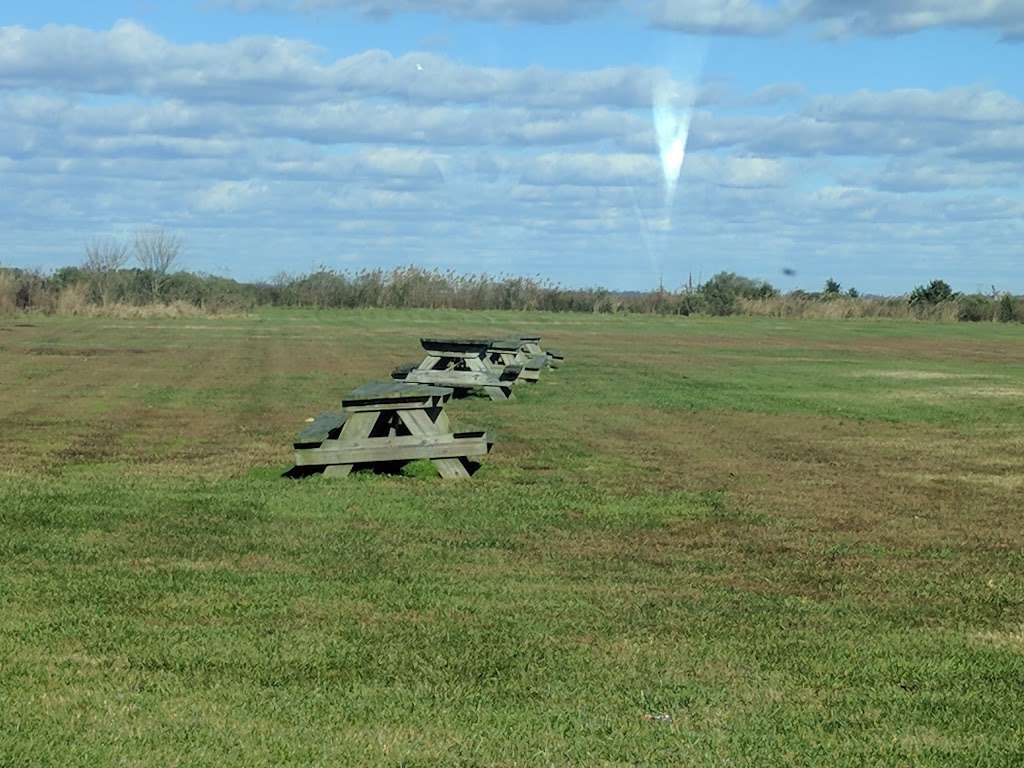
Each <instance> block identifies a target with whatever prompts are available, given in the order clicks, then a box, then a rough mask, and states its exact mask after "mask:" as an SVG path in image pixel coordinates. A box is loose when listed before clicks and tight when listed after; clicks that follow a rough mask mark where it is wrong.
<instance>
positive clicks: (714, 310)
mask: <svg viewBox="0 0 1024 768" xmlns="http://www.w3.org/2000/svg"><path fill="white" fill-rule="evenodd" d="M698 291H699V293H700V295H701V297H702V298H703V300H704V306H705V311H706V312H708V314H712V315H731V314H733V313H734V312H736V308H737V302H738V301H739V299H770V298H772V297H773V296H777V295H778V293H779V292H778V291H777V290H776V289H775V288H774V287H773V286H771V285H770V284H769V283H766V282H764V281H763V280H752V279H751V278H749V277H742V276H741V275H737V274H735V273H733V272H719V273H718V274H717V275H715V276H714V277H712V278H711V279H710V280H708V281H707V282H706V283H704V285H702V286H700V288H698Z"/></svg>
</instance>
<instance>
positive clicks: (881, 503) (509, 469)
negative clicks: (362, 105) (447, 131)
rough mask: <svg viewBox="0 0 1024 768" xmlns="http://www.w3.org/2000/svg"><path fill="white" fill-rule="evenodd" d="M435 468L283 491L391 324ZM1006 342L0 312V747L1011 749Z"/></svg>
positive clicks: (762, 760) (302, 753) (1015, 640)
mask: <svg viewBox="0 0 1024 768" xmlns="http://www.w3.org/2000/svg"><path fill="white" fill-rule="evenodd" d="M513 331H523V332H536V333H541V334H543V335H544V337H545V339H546V341H547V342H548V343H550V344H551V345H552V346H557V347H560V348H561V349H562V350H563V351H564V352H565V354H566V356H567V363H566V365H565V367H563V368H562V369H560V370H558V371H552V372H547V373H545V374H544V376H543V380H542V381H541V382H540V384H538V385H536V386H532V387H528V388H521V389H520V390H519V391H518V395H519V398H518V400H516V401H515V402H511V403H502V404H498V403H491V402H489V401H486V400H483V399H479V398H470V399H466V400H459V401H456V402H454V403H453V404H452V405H451V406H450V413H451V416H452V419H453V421H454V422H455V423H456V424H457V425H478V426H483V427H486V428H488V429H489V430H491V431H492V432H493V433H494V434H495V436H496V438H497V443H496V446H495V450H494V452H493V453H492V455H491V456H489V457H488V458H487V459H486V461H485V463H484V465H483V468H482V469H481V470H480V472H479V473H478V474H477V475H476V476H475V477H474V478H473V479H472V480H471V481H469V482H466V483H445V482H443V481H441V480H440V479H439V478H437V477H435V476H432V475H433V473H432V472H431V469H430V467H429V465H428V466H423V465H420V466H417V467H414V468H412V470H411V471H410V472H408V474H407V476H399V477H387V476H372V475H371V476H366V475H360V476H355V477H353V478H350V479H348V480H340V481H330V480H325V479H323V478H313V479H309V480H304V481H290V480H284V479H281V478H280V473H281V472H282V471H283V470H285V469H286V468H287V467H288V466H289V465H290V440H291V437H292V435H293V434H294V432H295V431H297V429H299V428H300V427H301V426H302V423H303V420H304V419H305V418H307V417H308V416H312V415H314V414H316V413H317V412H319V411H321V410H325V409H327V408H330V407H333V406H335V405H336V404H337V401H338V400H339V399H340V397H341V395H342V394H344V392H346V391H347V390H348V389H350V388H352V387H355V386H357V385H359V384H362V383H364V382H366V381H367V380H370V379H373V378H382V377H386V375H387V373H388V372H389V371H390V369H391V367H392V366H394V365H396V364H398V363H401V362H405V361H407V360H411V359H414V358H417V357H418V356H419V355H418V343H417V339H418V337H419V336H427V335H457V336H472V335H498V334H507V333H510V332H513ZM1022 427H1024V328H1021V327H1020V326H996V325H990V324H985V325H966V324H964V325H956V326H948V325H930V324H915V323H910V322H892V323H883V322H812V321H799V322H785V321H775V320H753V319H728V320H716V321H713V320H687V319H681V318H652V317H621V318H617V317H601V316H594V317H591V316H587V315H544V314H517V313H460V312H440V311H439V312H425V311H408V312H323V313H316V312H292V313H284V312H280V313H278V312H268V313H266V314H261V315H260V316H258V317H254V318H251V319H225V320H209V321H207V320H194V319H188V320H163V321H148V320H140V321H118V320H103V319H90V320H79V319H57V318H43V317H38V318H37V317H19V318H4V319H0V765H4V766H6V765H10V766H23V765H33V766H34V765H53V766H79V765H80V766H93V765H160V766H174V765H181V766H206V765H208V766H232V765H239V766H243V765H244V766H252V765H332V766H336V765H407V766H425V765H438V766H442V765H443V766H448V765H502V766H534V765H588V766H590V765H652V766H654V765H707V766H716V765H722V766H725V765H730V766H743V765H780V766H782V765H786V766H790V765H821V764H829V765H835V766H862V765H886V766H888V765H914V766H921V765H935V766H950V765H965V766H966V765H970V766H978V765H991V766H1002V765H1006V766H1013V765H1020V764H1022V763H1024V716H1022V714H1021V713H1022V712H1024V577H1022V571H1024V568H1022V566H1024V555H1022V552H1024V525H1022V523H1021V509H1022V507H1024V504H1022V503H1021V502H1022V499H1024V432H1022Z"/></svg>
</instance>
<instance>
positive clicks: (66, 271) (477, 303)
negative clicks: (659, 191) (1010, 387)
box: [0, 229, 1024, 322]
mask: <svg viewBox="0 0 1024 768" xmlns="http://www.w3.org/2000/svg"><path fill="white" fill-rule="evenodd" d="M182 252H183V242H182V239H181V238H180V237H179V236H178V235H175V234H173V233H168V232H166V231H164V230H161V229H147V230H140V231H139V232H136V233H135V234H134V235H133V236H132V237H131V238H129V239H116V238H104V239H100V240H96V241H93V242H91V243H89V244H88V245H87V246H86V248H85V253H84V259H83V261H82V263H81V264H80V265H78V266H71V267H61V268H60V269H57V270H54V271H53V272H49V273H45V272H42V271H39V270H31V269H18V268H4V267H0V312H16V311H29V312H31V311H37V312H46V313H58V314H108V313H109V314H118V313H129V314H130V311H131V310H133V309H134V310H140V311H141V310H144V309H146V308H150V309H152V308H158V309H159V308H172V309H176V310H177V311H178V312H179V313H189V314H205V313H208V314H218V313H238V312H246V311H251V310H253V309H255V308H257V307H267V306H269V307H304V308H316V309H342V308H347V309H355V308H368V307H395V308H401V307H408V308H427V309H441V308H446V309H512V310H541V311H550V312H607V313H617V312H627V313H645V314H675V315H714V316H725V315H766V316H773V317H822V318H826V317H902V318H917V319H940V320H960V321H1001V322H1014V321H1024V301H1022V299H1021V298H1020V297H1016V296H1012V295H1010V294H1008V293H1000V292H997V291H995V290H993V291H992V293H990V294H959V293H956V292H954V291H953V290H952V288H951V287H950V286H949V284H948V283H946V282H945V281H943V280H933V281H932V282H930V283H929V284H927V285H922V286H917V287H915V288H914V289H913V290H912V291H911V292H910V293H909V294H907V295H904V296H896V297H880V296H862V295H861V294H860V293H859V292H858V291H857V290H856V289H855V288H847V289H844V288H843V286H842V285H841V284H840V283H839V282H838V281H837V280H835V279H833V278H830V279H829V280H828V281H827V282H826V283H825V285H824V286H823V288H822V290H821V291H817V292H809V291H801V290H797V291H791V292H789V293H782V292H781V291H779V290H778V289H777V288H776V287H775V286H773V285H771V284H770V283H768V282H766V281H764V280H757V279H753V278H749V277H744V276H742V275H737V274H734V273H732V272H720V273H718V274H716V275H714V276H713V277H711V278H710V279H708V280H707V281H705V282H702V283H699V284H697V285H687V286H684V287H681V288H679V289H678V290H666V289H664V288H658V289H657V290H651V291H628V292H623V291H611V290H608V289H605V288H598V287H595V288H567V287H565V286H562V285H560V284H558V283H555V282H552V281H550V280H545V279H542V278H539V277H521V276H512V275H497V276H492V275H488V274H470V275H466V274H459V273H456V272H454V271H442V270H437V269H424V268H421V267H415V266H409V267H399V268H395V269H387V270H385V269H363V270H357V271H339V270H335V269H331V268H328V267H320V268H319V269H315V270H313V271H311V272H309V273H305V274H299V275H292V274H287V273H281V274H279V275H277V276H276V277H275V278H274V279H272V280H269V281H258V282H240V281H236V280H232V279H230V278H226V277H222V276H218V275H210V274H200V273H195V272H189V271H186V270H181V269H177V267H178V265H179V262H180V258H181V255H182Z"/></svg>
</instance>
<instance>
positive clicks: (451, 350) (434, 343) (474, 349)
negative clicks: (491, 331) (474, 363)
mask: <svg viewBox="0 0 1024 768" xmlns="http://www.w3.org/2000/svg"><path fill="white" fill-rule="evenodd" d="M490 343H491V342H490V340H489V339H420V346H422V347H423V349H425V350H426V351H427V352H432V353H435V354H439V355H443V356H445V357H459V356H467V355H476V356H479V355H482V354H483V353H484V352H486V351H487V346H488V345H489V344H490Z"/></svg>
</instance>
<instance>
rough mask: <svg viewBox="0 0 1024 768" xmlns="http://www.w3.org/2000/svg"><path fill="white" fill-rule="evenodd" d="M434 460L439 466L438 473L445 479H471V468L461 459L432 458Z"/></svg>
mask: <svg viewBox="0 0 1024 768" xmlns="http://www.w3.org/2000/svg"><path fill="white" fill-rule="evenodd" d="M432 462H433V464H434V466H435V467H437V473H438V474H439V475H441V477H443V478H444V479H445V480H467V479H469V470H467V469H466V465H465V464H463V463H462V461H461V460H460V459H432Z"/></svg>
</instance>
